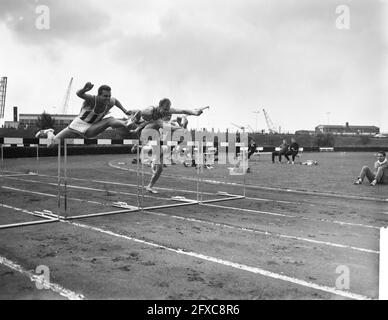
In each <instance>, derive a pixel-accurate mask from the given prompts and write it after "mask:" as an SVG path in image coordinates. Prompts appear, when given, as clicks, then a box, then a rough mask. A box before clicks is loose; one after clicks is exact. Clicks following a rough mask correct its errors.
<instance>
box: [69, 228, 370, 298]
mask: <svg viewBox="0 0 388 320" xmlns="http://www.w3.org/2000/svg"><path fill="white" fill-rule="evenodd" d="M70 224H72V225H75V226H77V227H80V228H84V229H88V230H92V231H97V232H100V233H103V234H107V235H111V236H113V237H118V238H122V239H126V240H130V241H134V242H137V243H141V244H146V245H149V246H153V247H156V248H160V249H165V250H168V251H171V252H175V253H178V254H183V255H186V256H190V257H193V258H197V259H201V260H205V261H209V262H214V263H217V264H221V265H224V266H227V267H232V268H235V269H240V270H244V271H248V272H251V273H254V274H259V275H262V276H264V277H269V278H273V279H276V280H282V281H286V282H290V283H294V284H297V285H300V286H303V287H307V288H310V289H315V290H319V291H324V292H327V293H331V294H334V295H339V296H342V297H345V298H350V299H356V300H371V299H372V298H370V297H367V296H364V295H360V294H357V293H352V292H349V291H342V290H339V289H337V288H334V287H328V286H324V285H319V284H316V283H313V282H308V281H304V280H300V279H297V278H294V277H290V276H286V275H283V274H278V273H274V272H271V271H267V270H264V269H261V268H258V267H252V266H247V265H244V264H241V263H235V262H232V261H228V260H223V259H219V258H215V257H211V256H207V255H204V254H201V253H196V252H191V251H186V250H184V249H173V248H170V247H167V246H164V245H160V244H157V243H154V242H150V241H145V240H140V239H136V238H133V237H129V236H126V235H122V234H118V233H115V232H113V231H109V230H104V229H101V228H97V227H92V226H89V225H85V224H80V223H76V222H71V223H70Z"/></svg>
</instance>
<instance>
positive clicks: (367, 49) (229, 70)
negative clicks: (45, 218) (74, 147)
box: [0, 0, 388, 132]
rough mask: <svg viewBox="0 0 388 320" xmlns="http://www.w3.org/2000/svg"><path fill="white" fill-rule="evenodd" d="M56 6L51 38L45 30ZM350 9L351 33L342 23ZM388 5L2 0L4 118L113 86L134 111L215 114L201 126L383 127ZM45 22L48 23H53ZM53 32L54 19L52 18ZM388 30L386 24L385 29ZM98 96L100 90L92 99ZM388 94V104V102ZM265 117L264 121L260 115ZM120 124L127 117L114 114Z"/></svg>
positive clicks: (76, 104)
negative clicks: (45, 12)
mask: <svg viewBox="0 0 388 320" xmlns="http://www.w3.org/2000/svg"><path fill="white" fill-rule="evenodd" d="M40 5H45V6H47V8H49V10H50V11H49V14H50V15H49V18H50V19H49V29H43V30H42V29H39V28H37V27H36V23H37V21H38V22H42V20H41V18H42V12H41V11H36V10H37V7H38V8H39V6H40ZM340 5H346V6H347V8H349V10H350V15H349V18H350V20H349V22H350V25H349V28H348V29H344V28H342V29H341V28H338V23H340V25H342V26H343V25H344V23H346V19H345V20H344V19H342V17H344V16H343V14H344V11H343V10H342V11H339V12H337V13H336V8H337V7H338V6H340ZM387 6H388V4H387V1H385V0H336V1H333V0H325V1H322V0H293V1H292V0H141V1H140V0H136V1H135V0H111V1H105V0H104V1H102V0H79V1H69V0H0V37H1V50H0V76H7V77H8V93H7V102H6V111H5V120H12V107H13V106H18V107H19V112H20V113H41V112H42V111H43V110H46V111H47V112H50V113H55V112H57V111H58V110H60V109H61V105H62V103H63V100H64V96H65V93H66V89H67V86H68V83H69V80H70V78H71V77H74V83H73V87H72V93H71V98H70V103H69V110H68V111H69V113H78V111H79V109H80V106H81V100H80V99H79V98H77V97H76V95H75V91H76V90H77V89H79V88H81V87H83V85H84V83H85V82H87V81H91V82H92V83H94V84H95V86H96V87H97V86H99V85H102V84H108V85H110V86H111V87H112V89H113V92H112V94H113V96H115V97H117V98H118V99H119V100H120V101H121V102H122V104H123V105H124V106H125V107H126V108H128V109H131V108H143V107H147V106H150V105H155V104H157V103H158V101H159V100H160V99H161V98H164V97H169V98H170V99H171V100H172V103H173V106H176V107H187V108H195V107H200V106H207V105H209V106H211V109H210V111H209V112H207V111H206V113H205V114H204V115H202V116H201V117H199V118H192V120H191V125H192V127H210V128H211V127H214V128H220V129H225V128H227V127H232V125H231V123H232V122H233V123H236V124H239V125H244V126H248V125H250V126H251V127H252V128H254V129H255V128H256V126H257V127H258V128H259V129H266V128H267V127H266V124H265V120H264V115H263V112H262V111H261V110H262V109H263V108H264V109H266V111H267V112H268V114H269V115H270V117H271V119H272V121H273V123H274V124H275V126H276V127H279V126H280V127H281V130H286V131H290V132H293V131H295V130H298V129H308V130H311V129H314V127H315V126H316V125H319V124H327V123H328V122H329V123H330V124H345V122H349V123H350V124H354V125H355V124H358V125H377V126H379V127H381V128H382V129H383V130H386V131H388V112H387V110H386V108H384V101H383V100H386V99H385V98H386V93H385V92H384V89H385V87H384V84H386V83H387V80H388V73H387V72H386V68H385V67H386V65H385V58H386V54H385V52H386V51H385V50H386V49H387V41H386V38H385V34H384V27H385V28H386V27H387V25H386V22H385V21H387V19H385V20H384V19H383V17H384V13H385V12H386V7H387ZM45 17H46V16H45ZM45 23H47V20H45ZM384 24H385V25H384ZM92 93H93V94H95V93H96V91H95V90H94V91H92ZM384 95H385V96H384ZM256 110H260V111H261V112H260V113H258V114H257V113H254V111H256ZM114 115H117V116H121V113H120V112H119V111H118V112H115V113H114Z"/></svg>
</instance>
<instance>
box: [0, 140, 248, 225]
mask: <svg viewBox="0 0 388 320" xmlns="http://www.w3.org/2000/svg"><path fill="white" fill-rule="evenodd" d="M13 139H16V140H13ZM22 140H23V139H21V140H18V138H12V139H11V140H9V139H8V138H3V141H0V142H2V143H1V157H2V161H3V158H4V150H3V148H4V142H8V143H9V142H13V143H12V144H15V143H14V142H17V144H18V145H19V146H21V145H22V143H20V141H22ZM29 140H34V142H36V147H37V150H38V151H37V161H38V162H39V144H44V140H46V139H29ZM42 140H43V141H42ZM93 144H99V145H105V144H109V145H111V144H118V145H135V144H137V145H139V146H140V141H139V140H130V139H116V140H113V139H64V141H63V159H62V145H61V144H57V148H58V149H57V151H58V152H57V207H56V214H55V213H53V212H52V211H49V210H43V211H36V213H39V214H37V215H36V216H39V217H41V218H43V220H39V221H32V222H21V223H15V224H9V225H3V226H0V229H9V228H16V227H24V226H31V225H38V224H45V223H52V222H58V221H66V220H78V219H85V218H93V217H101V216H109V215H117V214H125V213H133V212H142V211H147V210H156V209H165V208H176V207H185V206H192V205H206V204H208V203H209V204H210V203H214V202H222V201H230V200H237V199H244V198H245V192H246V191H245V174H244V175H243V176H244V179H243V194H242V195H237V194H231V193H227V192H218V193H217V194H215V195H216V196H219V197H216V198H215V199H203V189H202V187H203V183H204V179H203V169H204V164H205V163H204V161H202V160H201V158H200V157H203V156H204V152H203V147H204V144H203V142H202V143H200V142H191V146H194V149H195V148H197V153H196V160H197V164H198V166H197V178H196V181H197V192H196V194H197V199H196V200H192V199H186V198H180V199H174V198H166V200H169V201H173V202H174V203H171V204H163V205H155V206H148V207H146V206H144V161H141V165H140V161H139V160H140V158H141V156H140V151H139V148H137V152H136V158H137V170H136V171H137V174H136V180H137V206H128V208H121V209H118V210H112V211H107V212H97V213H90V214H83V215H72V216H71V215H69V212H68V210H69V207H68V201H69V200H68V191H67V189H68V186H67V184H68V147H69V146H71V145H93ZM227 144H228V145H229V143H227ZM23 146H24V144H23ZM206 146H207V147H214V146H213V145H212V146H210V143H207V145H206ZM236 146H237V144H236ZM239 146H240V147H242V149H243V152H242V153H243V154H245V153H246V152H247V150H248V148H247V147H245V145H244V144H239ZM245 150H246V151H245ZM202 159H203V158H202ZM62 160H63V163H62ZM129 162H130V161H129ZM128 165H129V164H128ZM128 169H129V168H128ZM129 171H130V170H128V172H129ZM62 172H63V175H62ZM0 177H1V176H0ZM176 202H178V203H176ZM62 211H63V212H62Z"/></svg>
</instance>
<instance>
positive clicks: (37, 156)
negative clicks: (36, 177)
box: [36, 144, 40, 174]
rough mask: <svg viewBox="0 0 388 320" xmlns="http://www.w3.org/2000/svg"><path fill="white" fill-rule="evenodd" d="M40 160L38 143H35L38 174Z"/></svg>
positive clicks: (37, 172) (37, 171)
mask: <svg viewBox="0 0 388 320" xmlns="http://www.w3.org/2000/svg"><path fill="white" fill-rule="evenodd" d="M39 165H40V160H39V144H37V145H36V174H39V169H40V168H39V167H40V166H39Z"/></svg>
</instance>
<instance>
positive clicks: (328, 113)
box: [326, 112, 331, 125]
mask: <svg viewBox="0 0 388 320" xmlns="http://www.w3.org/2000/svg"><path fill="white" fill-rule="evenodd" d="M330 113H331V112H326V115H327V125H330Z"/></svg>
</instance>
